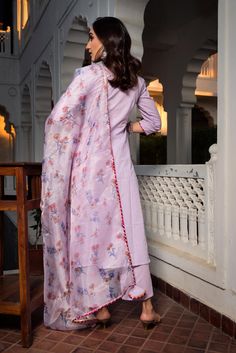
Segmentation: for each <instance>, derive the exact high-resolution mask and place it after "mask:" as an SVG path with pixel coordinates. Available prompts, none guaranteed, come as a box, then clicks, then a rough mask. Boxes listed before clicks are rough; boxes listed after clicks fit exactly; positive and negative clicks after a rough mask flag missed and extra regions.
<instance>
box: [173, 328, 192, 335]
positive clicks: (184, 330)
mask: <svg viewBox="0 0 236 353" xmlns="http://www.w3.org/2000/svg"><path fill="white" fill-rule="evenodd" d="M191 331H192V329H191V328H185V327H177V328H175V329H174V330H173V332H172V335H174V336H189V335H190V333H191Z"/></svg>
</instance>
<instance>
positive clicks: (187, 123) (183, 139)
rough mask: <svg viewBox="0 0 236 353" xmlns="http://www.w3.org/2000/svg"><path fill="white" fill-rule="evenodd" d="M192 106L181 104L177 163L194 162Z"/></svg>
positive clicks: (178, 122) (177, 128) (177, 122)
mask: <svg viewBox="0 0 236 353" xmlns="http://www.w3.org/2000/svg"><path fill="white" fill-rule="evenodd" d="M192 108H193V105H192V104H181V107H179V108H178V109H177V117H176V163H177V164H191V162H192Z"/></svg>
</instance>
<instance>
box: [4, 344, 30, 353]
mask: <svg viewBox="0 0 236 353" xmlns="http://www.w3.org/2000/svg"><path fill="white" fill-rule="evenodd" d="M5 349H6V350H4V352H7V353H28V352H29V349H28V348H23V347H22V346H21V345H20V344H14V345H11V346H10V347H9V348H5ZM0 352H3V351H2V350H1V344H0Z"/></svg>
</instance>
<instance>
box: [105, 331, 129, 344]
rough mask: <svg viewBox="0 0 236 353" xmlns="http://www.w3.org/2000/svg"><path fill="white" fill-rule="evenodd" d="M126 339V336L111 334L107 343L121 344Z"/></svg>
mask: <svg viewBox="0 0 236 353" xmlns="http://www.w3.org/2000/svg"><path fill="white" fill-rule="evenodd" d="M126 338H127V335H120V334H119V333H112V334H111V335H110V336H109V337H108V338H107V341H111V342H116V343H123V342H124V341H125V340H126Z"/></svg>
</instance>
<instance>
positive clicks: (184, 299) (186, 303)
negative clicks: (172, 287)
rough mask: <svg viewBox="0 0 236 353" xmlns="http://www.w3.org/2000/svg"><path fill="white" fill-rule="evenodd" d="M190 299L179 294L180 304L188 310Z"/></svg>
mask: <svg viewBox="0 0 236 353" xmlns="http://www.w3.org/2000/svg"><path fill="white" fill-rule="evenodd" d="M189 303H190V298H189V296H188V295H187V294H185V293H183V292H180V304H181V305H183V306H184V307H185V308H187V309H189Z"/></svg>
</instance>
